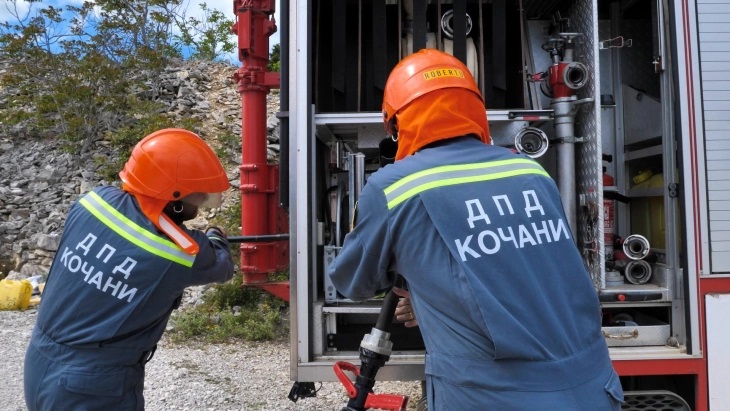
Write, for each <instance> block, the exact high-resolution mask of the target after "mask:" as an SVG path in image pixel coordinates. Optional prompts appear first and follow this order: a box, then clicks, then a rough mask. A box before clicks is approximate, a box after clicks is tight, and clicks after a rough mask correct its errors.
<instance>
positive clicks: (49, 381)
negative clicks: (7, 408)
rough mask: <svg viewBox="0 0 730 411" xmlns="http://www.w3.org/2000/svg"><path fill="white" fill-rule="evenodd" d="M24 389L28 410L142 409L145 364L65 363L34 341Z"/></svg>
mask: <svg viewBox="0 0 730 411" xmlns="http://www.w3.org/2000/svg"><path fill="white" fill-rule="evenodd" d="M24 389H25V404H26V406H27V407H28V411H53V410H61V411H66V410H68V411H85V410H88V411H92V410H103V411H116V410H120V411H121V410H124V411H127V410H130V411H143V410H144V396H143V393H142V391H143V389H144V364H142V363H140V364H136V365H123V366H88V365H86V364H85V365H72V364H68V363H65V364H64V363H59V362H55V361H53V360H52V359H50V358H48V357H47V356H46V355H44V354H43V353H42V352H41V351H39V350H38V349H37V348H35V347H34V346H33V344H31V345H30V346H29V347H28V350H27V351H26V354H25V368H24Z"/></svg>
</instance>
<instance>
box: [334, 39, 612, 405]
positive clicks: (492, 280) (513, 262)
mask: <svg viewBox="0 0 730 411" xmlns="http://www.w3.org/2000/svg"><path fill="white" fill-rule="evenodd" d="M383 113H384V122H385V126H386V131H387V134H389V135H391V136H392V137H393V138H394V139H397V142H398V151H397V154H396V161H395V163H394V164H392V165H388V166H386V167H384V168H382V169H380V170H379V171H378V172H376V173H374V174H373V175H371V176H370V177H369V179H368V181H367V184H366V185H365V187H364V188H363V190H362V194H361V196H360V198H359V202H358V206H357V213H356V219H355V221H354V223H353V224H354V228H353V230H352V231H351V232H350V233H349V234H348V235H347V237H346V238H345V242H344V244H343V247H342V249H341V250H340V253H339V254H338V256H337V258H336V259H335V261H334V264H333V265H332V266H331V268H330V271H329V273H328V275H330V278H331V279H332V282H333V284H334V285H335V287H336V288H337V290H338V291H339V292H340V293H342V294H343V295H344V296H346V297H349V298H352V299H355V300H362V299H366V298H370V297H373V295H375V294H376V293H377V292H379V291H381V290H384V289H387V288H389V287H390V286H392V285H393V281H394V278H393V274H392V273H399V274H401V275H402V276H403V277H404V278H405V280H406V281H407V284H408V287H409V293H410V297H409V300H410V304H406V305H401V306H400V307H399V308H398V310H397V311H396V314H398V316H397V318H398V319H400V320H405V321H407V325H415V324H418V326H419V327H420V330H421V334H422V335H423V339H424V342H425V345H426V392H427V396H428V409H429V410H430V411H443V410H449V411H453V410H495V411H502V410H530V411H534V410H560V411H565V410H590V411H596V410H619V409H620V403H621V401H622V399H623V391H622V389H621V385H620V382H619V379H618V377H617V375H616V373H615V372H614V370H613V367H612V364H611V361H610V359H609V355H608V348H607V346H606V343H605V340H604V338H603V336H602V335H601V329H600V326H601V320H600V306H599V302H598V297H597V294H596V292H595V290H594V288H593V286H592V282H591V280H590V277H589V274H588V272H587V271H586V268H585V266H584V264H583V261H582V259H581V256H580V254H579V251H578V249H577V247H576V245H575V243H574V239H573V236H572V233H571V231H570V229H569V227H568V224H567V221H566V218H565V215H564V212H563V208H562V204H561V202H560V196H559V193H558V191H557V187H556V185H555V183H554V181H553V180H552V179H551V178H550V177H549V175H548V174H547V173H546V172H545V171H544V170H543V168H542V167H541V166H540V165H539V164H538V163H536V162H535V161H534V160H532V159H530V158H528V157H526V156H524V155H521V154H517V153H515V152H513V151H511V150H509V149H506V148H502V147H497V146H493V145H490V144H489V143H490V137H489V131H488V123H487V118H486V113H485V108H484V104H483V100H482V98H481V95H480V93H479V90H478V89H477V86H476V84H475V82H474V79H473V78H472V76H471V74H470V73H469V71H468V69H467V68H466V67H465V66H464V65H463V64H462V63H461V62H460V61H459V60H457V59H455V58H454V57H452V56H450V55H448V54H445V53H442V52H440V51H436V50H422V51H420V52H418V53H416V54H414V55H411V56H409V57H407V58H405V59H403V60H402V61H401V62H400V63H399V64H398V65H397V66H396V67H395V68H394V69H393V71H392V72H391V74H390V76H389V78H388V81H387V83H386V86H385V91H384V98H383ZM411 307H412V309H413V312H415V313H416V315H415V317H413V314H412V313H411V312H410V308H411Z"/></svg>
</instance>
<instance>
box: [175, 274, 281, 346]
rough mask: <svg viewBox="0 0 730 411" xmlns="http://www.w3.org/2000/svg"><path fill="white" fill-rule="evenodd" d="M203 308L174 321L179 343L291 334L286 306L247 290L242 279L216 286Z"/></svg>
mask: <svg viewBox="0 0 730 411" xmlns="http://www.w3.org/2000/svg"><path fill="white" fill-rule="evenodd" d="M203 301H204V302H203V304H201V305H198V306H196V307H193V308H190V309H187V310H184V311H182V312H179V313H177V314H176V315H175V316H174V317H173V319H172V323H173V324H174V331H173V332H172V333H171V334H170V337H171V339H172V340H173V341H175V342H181V341H184V340H186V339H189V338H200V339H203V340H205V341H209V342H214V343H222V342H227V341H230V340H232V339H239V338H240V339H244V340H248V341H266V340H275V339H278V338H282V337H285V336H286V335H287V334H288V330H289V323H288V309H287V304H286V302H284V301H282V300H280V299H278V298H276V297H274V296H272V295H271V294H269V293H267V292H265V291H262V290H260V289H257V288H253V287H243V286H242V279H241V276H240V275H237V276H235V277H234V278H233V279H232V280H231V281H229V282H227V283H225V284H217V285H214V286H213V290H212V291H209V292H208V293H207V294H206V295H205V297H204V299H203Z"/></svg>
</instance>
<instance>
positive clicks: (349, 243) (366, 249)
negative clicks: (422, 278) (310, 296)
mask: <svg viewBox="0 0 730 411" xmlns="http://www.w3.org/2000/svg"><path fill="white" fill-rule="evenodd" d="M355 214H356V218H355V219H354V220H355V221H353V226H354V227H353V229H352V231H351V232H350V233H348V234H347V236H345V242H344V244H343V246H342V249H341V250H340V252H339V254H338V255H337V258H335V261H334V262H333V264H331V265H330V268H329V272H328V273H327V274H328V275H329V276H330V279H331V280H332V284H333V285H334V286H335V288H336V289H337V291H338V292H340V293H341V294H342V295H344V296H345V297H347V298H350V299H353V300H364V299H367V298H371V297H373V296H374V295H375V294H376V293H377V292H378V291H380V290H384V289H387V288H389V287H390V286H391V285H392V284H393V278H392V276H390V275H388V266H389V264H390V262H391V259H392V250H391V242H390V235H389V233H388V207H387V203H386V201H385V196H384V194H383V192H382V190H380V189H379V188H378V187H377V186H375V185H373V184H366V185H365V186H364V187H363V191H362V194H361V195H360V198H359V200H358V205H357V212H356V213H355Z"/></svg>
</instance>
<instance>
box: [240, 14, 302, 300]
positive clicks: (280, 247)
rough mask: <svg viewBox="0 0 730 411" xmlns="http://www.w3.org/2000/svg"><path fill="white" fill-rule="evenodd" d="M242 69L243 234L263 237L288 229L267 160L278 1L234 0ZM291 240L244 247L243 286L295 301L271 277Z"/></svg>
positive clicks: (275, 173)
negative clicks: (271, 46) (271, 60)
mask: <svg viewBox="0 0 730 411" xmlns="http://www.w3.org/2000/svg"><path fill="white" fill-rule="evenodd" d="M233 8H234V13H235V14H236V22H235V23H234V25H233V27H232V31H233V33H234V34H236V35H237V36H238V59H239V60H240V61H241V63H242V64H241V67H240V68H239V69H238V70H237V71H236V72H235V73H234V74H233V79H234V80H235V81H236V83H237V84H238V91H239V92H240V93H241V109H242V110H241V122H242V127H241V151H242V157H241V160H242V161H241V234H242V236H258V235H270V234H279V233H283V232H286V231H288V223H287V219H286V216H285V212H284V210H282V209H281V208H279V207H278V203H277V201H278V190H279V187H278V172H279V167H278V165H276V164H269V163H268V162H267V148H266V143H267V139H266V123H267V121H266V120H267V119H266V95H267V94H269V91H270V90H271V89H272V88H278V87H279V81H280V79H279V73H272V72H270V71H268V69H267V63H268V62H269V36H271V35H272V34H274V33H275V32H276V21H275V19H274V17H273V16H274V11H275V0H234V2H233ZM288 259H289V243H288V241H271V242H258V243H242V244H241V272H242V273H243V284H244V285H247V286H253V287H258V288H261V289H263V290H265V291H267V292H269V293H271V294H273V295H275V296H277V297H279V298H281V299H283V300H285V301H289V282H288V281H280V282H271V281H269V274H270V273H273V272H275V271H277V270H281V269H284V268H286V267H287V265H288Z"/></svg>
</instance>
